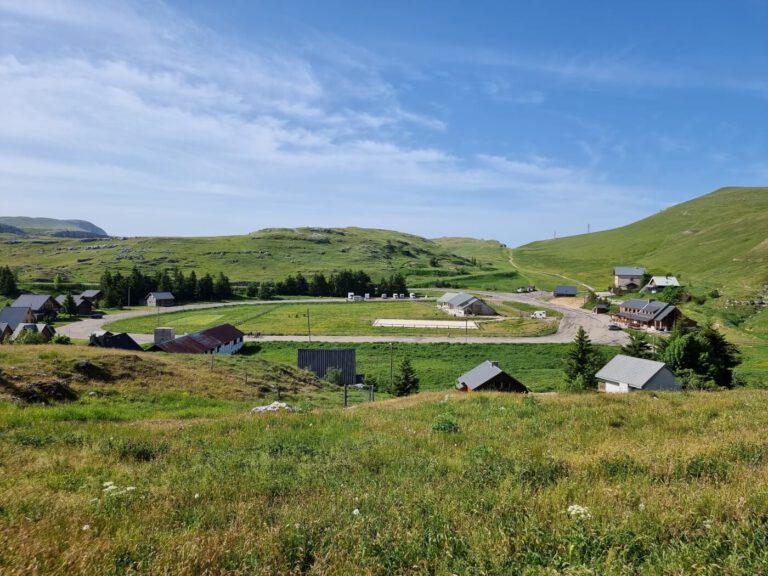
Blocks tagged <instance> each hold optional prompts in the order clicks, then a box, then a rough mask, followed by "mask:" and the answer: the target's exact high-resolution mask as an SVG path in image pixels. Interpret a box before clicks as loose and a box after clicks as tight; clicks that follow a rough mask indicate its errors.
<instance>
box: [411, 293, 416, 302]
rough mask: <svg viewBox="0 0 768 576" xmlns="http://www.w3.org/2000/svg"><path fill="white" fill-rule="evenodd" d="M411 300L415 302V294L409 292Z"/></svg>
mask: <svg viewBox="0 0 768 576" xmlns="http://www.w3.org/2000/svg"><path fill="white" fill-rule="evenodd" d="M411 300H416V293H415V292H411Z"/></svg>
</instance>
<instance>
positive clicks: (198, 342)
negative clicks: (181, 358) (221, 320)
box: [150, 324, 245, 354]
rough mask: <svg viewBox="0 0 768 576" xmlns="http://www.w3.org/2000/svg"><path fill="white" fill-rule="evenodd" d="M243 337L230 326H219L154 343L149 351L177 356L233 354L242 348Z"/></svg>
mask: <svg viewBox="0 0 768 576" xmlns="http://www.w3.org/2000/svg"><path fill="white" fill-rule="evenodd" d="M244 337H245V334H243V333H242V332H241V331H240V330H238V329H237V328H235V327H234V326H232V324H220V325H219V326H214V327H213V328H208V329H207V330H201V331H200V332H193V333H192V334H186V335H185V336H180V337H179V338H174V339H173V340H167V341H165V342H159V343H155V344H153V345H152V347H151V348H150V350H151V351H153V352H154V351H161V352H174V353H177V354H234V353H235V352H237V351H238V350H240V348H242V347H243V338H244Z"/></svg>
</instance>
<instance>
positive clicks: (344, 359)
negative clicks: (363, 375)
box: [298, 348, 357, 384]
mask: <svg viewBox="0 0 768 576" xmlns="http://www.w3.org/2000/svg"><path fill="white" fill-rule="evenodd" d="M298 366H299V368H301V369H302V370H309V371H310V372H312V373H313V374H314V375H315V376H317V377H318V378H325V374H326V372H328V370H330V369H331V368H336V369H337V370H341V375H342V380H343V383H344V384H356V383H357V359H356V354H355V349H354V348H325V349H323V348H320V349H310V348H300V349H299V351H298Z"/></svg>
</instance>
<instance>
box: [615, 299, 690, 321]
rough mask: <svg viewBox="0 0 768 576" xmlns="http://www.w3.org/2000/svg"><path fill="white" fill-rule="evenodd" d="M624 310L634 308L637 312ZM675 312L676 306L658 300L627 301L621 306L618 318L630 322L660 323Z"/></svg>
mask: <svg viewBox="0 0 768 576" xmlns="http://www.w3.org/2000/svg"><path fill="white" fill-rule="evenodd" d="M625 308H636V309H638V310H639V312H625V311H624V309H625ZM676 310H677V307H676V306H673V305H672V304H669V303H667V302H660V301H658V300H627V301H625V302H623V303H622V304H621V307H620V311H619V314H618V315H619V316H621V317H622V318H629V319H630V320H639V321H642V322H647V321H649V320H653V321H656V322H658V321H661V320H663V319H664V318H666V317H667V316H669V315H670V314H672V313H674V312H675V311H676Z"/></svg>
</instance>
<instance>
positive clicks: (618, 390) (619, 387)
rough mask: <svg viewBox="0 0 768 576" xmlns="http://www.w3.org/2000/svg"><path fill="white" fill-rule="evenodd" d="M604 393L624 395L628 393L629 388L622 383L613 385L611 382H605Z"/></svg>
mask: <svg viewBox="0 0 768 576" xmlns="http://www.w3.org/2000/svg"><path fill="white" fill-rule="evenodd" d="M605 392H606V394H626V393H628V392H629V386H628V385H627V384H623V383H619V384H613V383H611V382H606V383H605Z"/></svg>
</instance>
